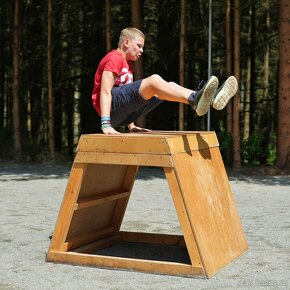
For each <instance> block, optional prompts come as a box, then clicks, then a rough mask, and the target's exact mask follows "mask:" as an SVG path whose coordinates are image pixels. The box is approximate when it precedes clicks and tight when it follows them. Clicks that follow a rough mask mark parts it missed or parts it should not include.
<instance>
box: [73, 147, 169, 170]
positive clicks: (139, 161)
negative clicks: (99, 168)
mask: <svg viewBox="0 0 290 290" xmlns="http://www.w3.org/2000/svg"><path fill="white" fill-rule="evenodd" d="M75 162H78V163H99V164H125V165H138V166H158V167H164V166H165V167H172V166H173V164H172V158H171V156H170V155H161V154H159V155H158V154H157V155H156V154H154V155H153V154H140V153H139V154H138V153H134V154H133V153H132V154H131V153H127V154H125V153H99V152H82V151H79V152H78V153H77V155H76V157H75Z"/></svg>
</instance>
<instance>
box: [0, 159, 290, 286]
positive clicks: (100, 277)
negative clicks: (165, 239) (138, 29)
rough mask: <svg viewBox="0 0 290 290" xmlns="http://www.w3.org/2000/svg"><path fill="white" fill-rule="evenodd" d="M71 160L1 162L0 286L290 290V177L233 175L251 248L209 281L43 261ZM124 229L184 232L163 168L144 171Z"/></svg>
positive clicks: (235, 191)
mask: <svg viewBox="0 0 290 290" xmlns="http://www.w3.org/2000/svg"><path fill="white" fill-rule="evenodd" d="M69 171H70V165H55V166H53V165H23V164H22V165H19V164H7V163H0V198H1V202H0V231H1V234H0V289H1V290H2V289H126V290H129V289H132V290H133V289H134V290H135V289H290V176H263V175H262V176H247V175H244V174H235V175H234V174H229V179H230V184H231V188H232V191H233V194H234V197H235V200H236V203H237V207H238V211H239V215H240V218H241V221H242V224H243V227H244V231H245V233H246V236H247V240H248V243H249V247H250V249H249V251H248V252H247V253H246V254H244V255H243V256H242V257H240V258H239V259H237V260H235V261H234V262H232V263H231V264H229V265H228V266H227V267H226V268H224V269H223V270H222V271H221V272H219V273H218V274H217V275H215V276H214V277H213V278H211V279H196V278H185V277H176V276H167V275H155V274H147V273H138V272H130V271H120V270H109V269H99V268H94V267H81V266H72V265H67V264H54V263H47V262H45V255H46V253H47V250H48V247H49V242H50V240H49V236H50V235H51V234H52V231H53V228H54V225H55V222H56V218H57V215H58V211H59V207H60V203H61V201H62V198H63V194H64V190H65V187H66V183H67V180H68V176H69ZM122 229H123V230H128V231H143V232H156V233H159V232H160V233H172V234H180V227H179V222H178V220H177V216H176V213H175V209H174V206H173V203H172V200H171V196H170V191H169V189H168V185H167V182H166V179H165V177H164V174H163V172H162V171H161V170H160V169H158V168H157V169H156V168H141V169H140V170H139V173H138V178H137V180H136V182H135V185H134V188H133V192H132V196H131V199H130V202H129V205H128V209H127V212H126V215H125V218H124V222H123V225H122Z"/></svg>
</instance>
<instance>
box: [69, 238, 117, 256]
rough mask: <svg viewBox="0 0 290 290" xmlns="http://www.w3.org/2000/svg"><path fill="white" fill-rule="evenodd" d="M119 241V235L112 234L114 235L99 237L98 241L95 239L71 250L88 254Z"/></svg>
mask: <svg viewBox="0 0 290 290" xmlns="http://www.w3.org/2000/svg"><path fill="white" fill-rule="evenodd" d="M119 241H120V237H119V236H118V235H114V236H110V237H108V238H104V239H101V240H99V241H96V242H94V243H90V244H88V245H85V246H82V247H80V248H76V249H74V250H73V252H76V253H83V254H90V253H93V252H96V251H98V250H100V249H103V248H106V247H108V246H111V245H112V244H114V243H116V242H119Z"/></svg>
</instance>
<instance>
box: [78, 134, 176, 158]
mask: <svg viewBox="0 0 290 290" xmlns="http://www.w3.org/2000/svg"><path fill="white" fill-rule="evenodd" d="M77 151H78V152H82V151H86V152H97V153H110V152H116V153H130V154H134V153H143V154H145V155H146V154H162V155H163V154H169V153H170V152H169V148H168V145H167V143H166V137H162V136H161V137H160V136H154V135H150V136H149V138H148V136H146V135H142V134H121V135H110V136H109V135H104V134H89V135H82V136H81V138H80V141H79V144H78V147H77Z"/></svg>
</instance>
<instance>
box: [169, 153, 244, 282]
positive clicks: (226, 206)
mask: <svg viewBox="0 0 290 290" xmlns="http://www.w3.org/2000/svg"><path fill="white" fill-rule="evenodd" d="M174 164H175V171H176V175H177V176H178V182H179V185H180V188H181V191H182V195H183V198H184V202H185V205H186V209H187V212H188V215H189V218H190V221H191V224H192V225H193V229H194V233H195V238H196V242H197V244H198V247H199V249H200V254H201V258H202V261H203V264H204V267H205V271H206V273H207V275H208V276H209V277H210V276H212V275H213V274H215V273H216V272H217V271H219V270H220V269H221V268H222V267H223V266H225V265H226V264H228V263H229V262H230V261H232V260H233V259H235V258H237V257H239V256H240V255H241V254H242V253H244V252H245V251H246V250H247V248H248V245H247V241H246V237H245V235H244V232H243V229H242V225H241V222H240V219H239V216H238V212H237V208H236V204H235V201H234V198H233V194H232V192H231V188H230V185H229V182H228V178H227V175H226V172H225V169H224V165H223V162H222V159H221V155H220V152H219V149H218V148H210V149H204V150H200V151H194V152H191V153H190V154H187V153H181V154H176V155H175V156H174Z"/></svg>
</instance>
